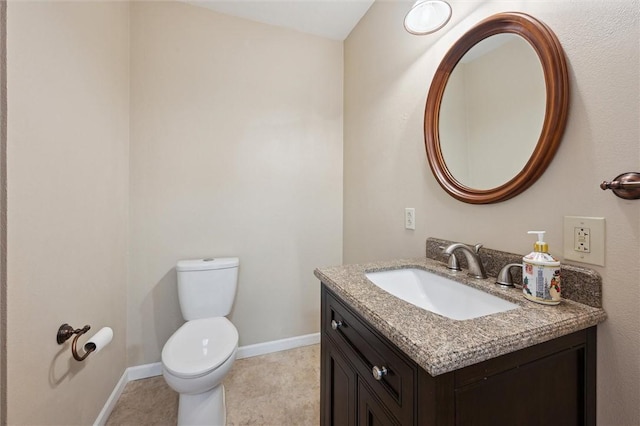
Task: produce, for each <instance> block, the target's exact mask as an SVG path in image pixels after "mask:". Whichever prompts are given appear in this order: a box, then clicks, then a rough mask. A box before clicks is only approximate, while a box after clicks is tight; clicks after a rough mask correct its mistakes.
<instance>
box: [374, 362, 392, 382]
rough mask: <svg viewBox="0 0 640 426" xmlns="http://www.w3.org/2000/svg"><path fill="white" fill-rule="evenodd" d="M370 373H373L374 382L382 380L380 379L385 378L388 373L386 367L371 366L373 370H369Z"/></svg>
mask: <svg viewBox="0 0 640 426" xmlns="http://www.w3.org/2000/svg"><path fill="white" fill-rule="evenodd" d="M371 372H372V373H373V378H374V379H376V380H382V378H383V377H384V376H386V375H387V373H388V371H387V367H385V366H382V367H378V366H377V365H374V366H373V368H372V369H371Z"/></svg>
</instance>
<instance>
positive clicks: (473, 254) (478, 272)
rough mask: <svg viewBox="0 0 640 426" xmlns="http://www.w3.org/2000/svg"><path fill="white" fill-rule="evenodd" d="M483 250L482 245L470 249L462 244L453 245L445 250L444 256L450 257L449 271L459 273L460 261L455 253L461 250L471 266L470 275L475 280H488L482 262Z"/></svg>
mask: <svg viewBox="0 0 640 426" xmlns="http://www.w3.org/2000/svg"><path fill="white" fill-rule="evenodd" d="M481 248H482V244H476V245H475V246H473V247H470V246H468V245H466V244H462V243H453V244H451V245H450V246H448V247H447V248H445V249H444V254H445V255H446V256H449V262H448V265H447V267H448V268H449V269H452V270H455V271H459V270H460V267H459V266H458V260H457V259H456V256H455V254H453V252H454V251H456V250H458V249H460V250H462V253H464V256H465V257H466V258H467V264H468V265H469V275H471V276H472V277H475V278H487V273H486V272H485V270H484V265H483V264H482V260H480V249H481Z"/></svg>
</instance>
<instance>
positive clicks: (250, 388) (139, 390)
mask: <svg viewBox="0 0 640 426" xmlns="http://www.w3.org/2000/svg"><path fill="white" fill-rule="evenodd" d="M224 385H225V389H226V401H227V425H228V426H239V425H264V426H288V425H292V426H293V425H296V426H306V425H318V424H319V423H320V345H312V346H306V347H302V348H297V349H291V350H288V351H283V352H276V353H273V354H268V355H261V356H257V357H252V358H245V359H239V360H236V362H235V364H234V365H233V368H232V369H231V372H230V373H229V375H228V376H227V378H226V380H225V382H224ZM177 413H178V394H177V393H175V392H174V391H173V390H172V389H170V388H169V387H168V386H167V385H166V383H165V382H164V379H163V378H162V376H159V377H152V378H149V379H143V380H136V381H133V382H129V383H128V384H127V386H126V387H125V390H124V392H123V393H122V395H121V396H120V399H119V400H118V402H117V404H116V406H115V408H114V410H113V412H112V413H111V416H110V417H109V419H108V421H107V426H115V425H119V426H120V425H122V426H146V425H175V424H176V418H177Z"/></svg>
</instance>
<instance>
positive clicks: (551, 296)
mask: <svg viewBox="0 0 640 426" xmlns="http://www.w3.org/2000/svg"><path fill="white" fill-rule="evenodd" d="M529 234H538V241H536V243H535V244H534V245H533V251H532V252H531V253H529V254H528V255H526V256H524V257H523V258H522V293H523V295H524V297H526V298H527V299H529V300H532V301H534V302H537V303H542V304H545V305H557V304H559V303H560V262H558V261H557V260H556V259H554V258H553V256H551V255H550V254H549V245H548V244H547V243H545V242H544V234H545V231H529Z"/></svg>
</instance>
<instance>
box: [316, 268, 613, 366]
mask: <svg viewBox="0 0 640 426" xmlns="http://www.w3.org/2000/svg"><path fill="white" fill-rule="evenodd" d="M407 267H415V268H420V269H425V270H428V271H430V272H433V273H436V274H439V275H443V276H447V277H451V278H454V279H455V280H456V281H460V282H462V283H464V284H467V285H470V286H472V287H476V288H478V289H481V290H483V291H486V292H488V293H491V294H494V295H496V296H498V297H501V298H503V299H506V300H508V301H510V302H513V303H515V304H517V305H519V306H520V308H519V309H514V310H511V311H506V312H501V313H497V314H493V315H488V316H484V317H479V318H474V319H470V320H464V321H457V320H452V319H449V318H446V317H443V316H440V315H438V314H435V313H432V312H429V311H426V310H424V309H421V308H418V307H417V306H414V305H412V304H410V303H407V302H404V301H403V300H400V299H398V298H396V297H394V296H392V295H391V294H389V293H387V292H385V291H383V290H381V289H380V288H378V287H377V286H376V285H374V284H373V283H371V282H370V281H369V280H368V279H367V278H366V277H365V275H364V274H365V273H366V272H373V271H381V270H389V269H400V268H407ZM314 273H315V275H316V277H317V278H318V279H320V281H322V282H323V283H325V284H326V285H327V287H328V288H330V289H331V290H333V291H334V292H335V293H336V294H337V295H338V296H340V297H341V298H342V299H343V300H344V301H345V302H347V303H348V304H349V305H350V306H351V307H352V308H353V309H354V310H355V311H357V312H358V313H359V314H360V315H361V316H362V317H363V318H365V319H366V320H367V321H368V322H370V323H371V324H372V325H373V326H375V327H376V328H377V329H378V330H379V331H380V332H381V333H382V334H383V335H384V336H386V337H387V338H388V339H389V340H390V341H392V342H393V343H395V344H396V345H397V346H398V347H399V348H400V349H401V350H402V351H404V352H405V353H406V354H407V355H408V356H409V357H410V358H412V359H413V360H414V361H416V363H418V365H420V366H421V367H423V368H424V369H425V370H426V371H427V372H428V373H429V374H431V375H432V376H437V375H439V374H443V373H446V372H449V371H453V370H456V369H458V368H461V367H466V366H468V365H472V364H475V363H477V362H481V361H485V360H487V359H491V358H494V357H496V356H499V355H503V354H505V353H509V352H514V351H516V350H518V349H523V348H526V347H529V346H533V345H535V344H538V343H542V342H545V341H548V340H551V339H554V338H556V337H560V336H564V335H566V334H570V333H572V332H575V331H578V330H581V329H584V328H587V327H591V326H593V325H596V324H598V323H600V322H602V321H604V320H605V319H606V314H605V312H604V310H602V309H601V308H598V307H593V306H588V305H585V304H581V303H578V302H575V301H572V300H563V301H562V303H560V305H557V306H547V305H541V304H538V303H533V302H530V301H528V300H527V299H525V298H524V297H523V296H522V290H520V289H517V288H509V289H503V288H501V287H499V286H497V285H495V284H494V278H491V277H490V278H488V279H485V280H479V279H475V278H471V277H469V276H467V274H466V271H464V270H463V271H461V272H457V273H452V272H450V271H449V270H447V268H446V266H445V265H444V264H443V263H442V262H439V261H436V260H433V259H429V258H418V259H405V260H392V261H386V262H377V263H368V264H359V265H342V266H335V267H327V268H319V269H316V270H315V272H314Z"/></svg>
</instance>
